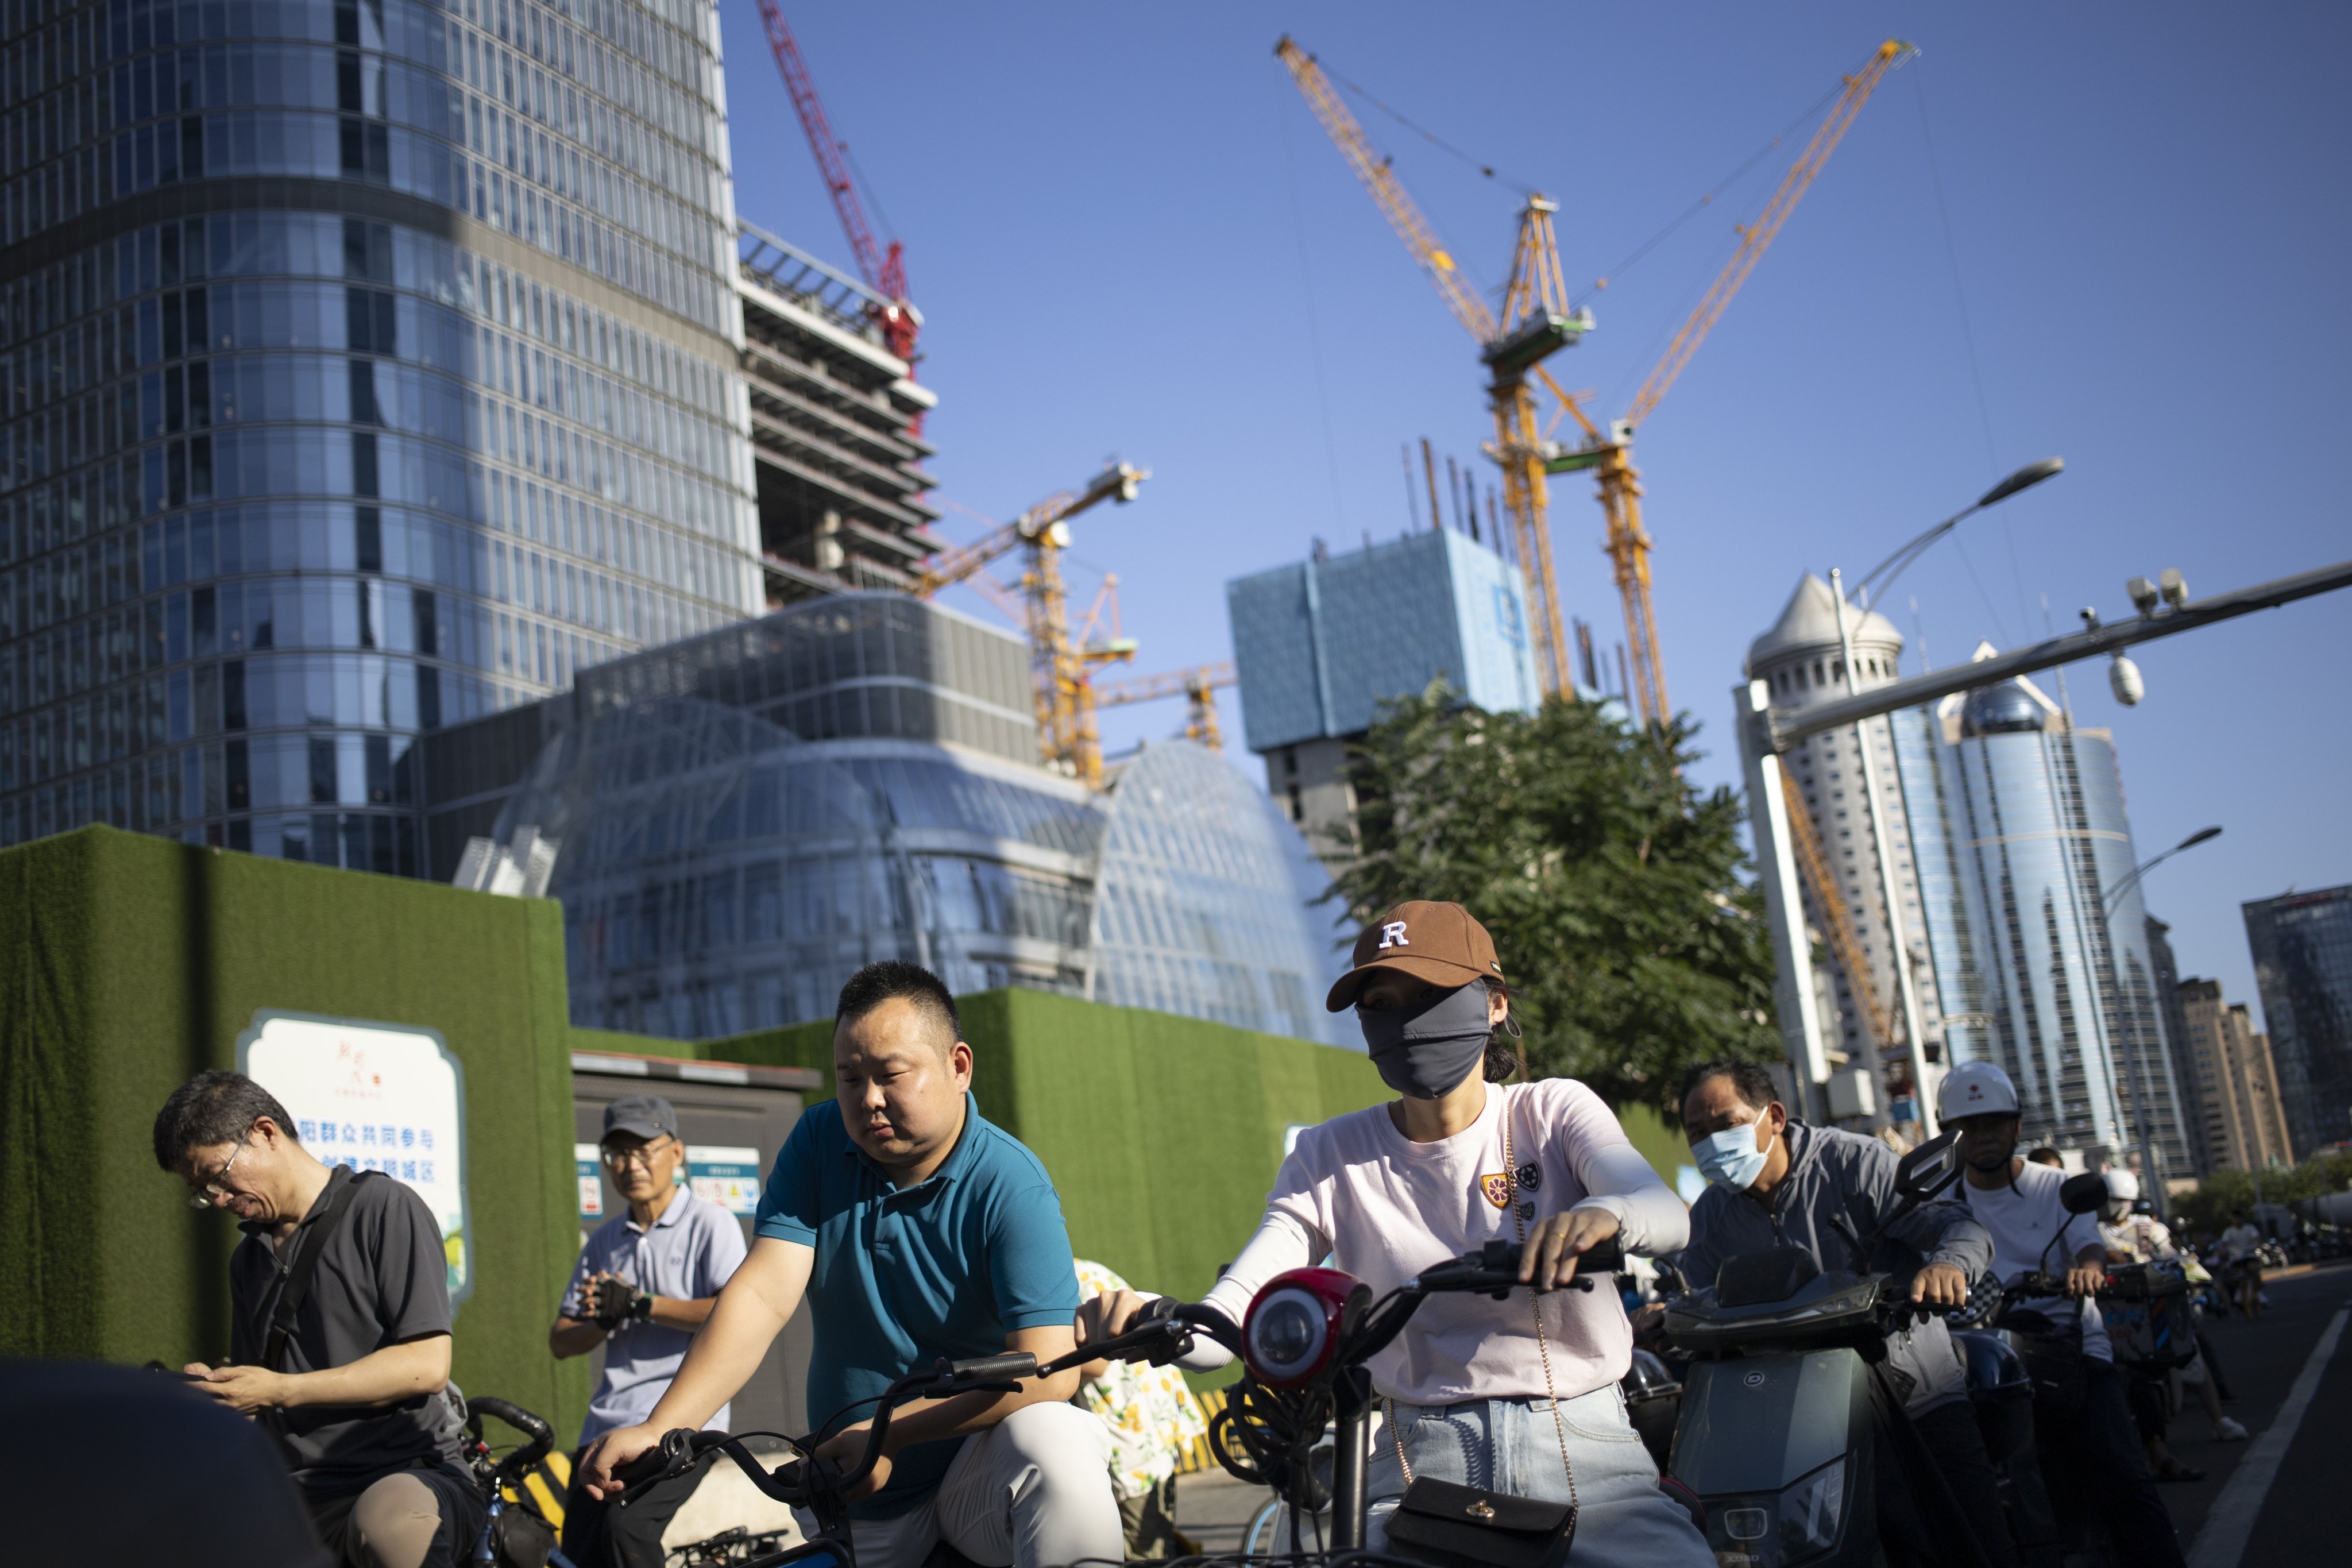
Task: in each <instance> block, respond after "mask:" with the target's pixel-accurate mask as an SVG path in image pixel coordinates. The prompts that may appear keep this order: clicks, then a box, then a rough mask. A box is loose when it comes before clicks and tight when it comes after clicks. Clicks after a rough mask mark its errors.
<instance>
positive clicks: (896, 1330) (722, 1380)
mask: <svg viewBox="0 0 2352 1568" xmlns="http://www.w3.org/2000/svg"><path fill="white" fill-rule="evenodd" d="M961 1036H962V1027H961V1023H960V1022H959V1021H958V1019H957V1016H956V1010H955V1000H954V998H953V997H952V996H950V994H949V993H948V989H947V987H946V986H945V985H943V984H940V980H939V978H938V977H937V976H936V975H934V974H932V973H930V972H929V971H928V970H925V969H922V968H919V967H918V966H917V965H915V964H911V963H898V962H896V961H886V962H883V963H869V964H867V965H866V967H865V968H864V969H861V970H859V971H858V972H857V973H856V974H855V975H853V976H851V977H850V981H849V984H847V985H845V986H844V987H842V992H841V1001H840V1005H839V1006H838V1007H837V1008H836V1009H835V1014H834V1036H833V1060H834V1079H835V1098H834V1103H833V1104H830V1105H816V1106H812V1107H811V1108H810V1109H809V1110H808V1112H807V1114H805V1115H804V1116H803V1117H802V1118H801V1121H800V1125H799V1126H797V1127H795V1128H794V1129H793V1134H792V1136H791V1137H790V1138H789V1139H787V1140H786V1141H785V1143H784V1147H783V1150H782V1152H781V1153H779V1154H778V1155H777V1156H776V1167H775V1170H774V1172H773V1173H772V1174H771V1175H770V1177H769V1180H768V1187H767V1191H766V1193H765V1194H763V1195H762V1196H761V1201H760V1210H759V1217H758V1219H757V1221H756V1223H755V1226H754V1229H755V1232H756V1238H755V1239H754V1241H753V1242H752V1245H751V1256H750V1257H749V1258H746V1259H745V1260H744V1263H743V1265H742V1267H740V1268H738V1269H737V1270H736V1271H735V1275H734V1278H733V1279H730V1280H729V1281H728V1283H727V1287H726V1289H723V1290H721V1291H720V1292H719V1303H718V1305H717V1306H716V1307H714V1308H713V1309H712V1310H711V1312H710V1317H709V1321H707V1322H705V1324H704V1325H703V1328H702V1331H701V1332H700V1334H698V1336H697V1337H696V1339H695V1342H694V1344H693V1347H692V1348H691V1349H690V1350H688V1352H687V1356H686V1362H685V1364H684V1365H683V1366H681V1367H680V1368H679V1369H678V1372H677V1377H676V1379H675V1380H673V1381H672V1383H671V1384H670V1386H669V1391H668V1392H667V1393H666V1394H663V1395H662V1398H661V1402H660V1403H659V1404H658V1405H656V1406H655V1407H654V1412H653V1414H652V1415H650V1416H648V1417H647V1418H646V1420H645V1422H643V1423H642V1424H641V1425H638V1426H625V1427H622V1428H620V1429H619V1430H617V1431H614V1432H611V1433H608V1434H606V1435H605V1436H604V1437H602V1438H600V1439H599V1440H598V1441H597V1443H596V1444H595V1446H594V1447H593V1448H591V1449H590V1450H589V1451H588V1453H587V1454H586V1455H585V1456H584V1457H583V1460H582V1466H583V1472H584V1475H585V1479H586V1484H587V1486H588V1489H589V1490H590V1491H591V1492H593V1493H595V1494H596V1495H599V1496H602V1497H612V1496H614V1495H616V1494H618V1493H620V1492H622V1491H623V1490H624V1489H625V1488H624V1486H623V1484H622V1483H621V1482H619V1481H617V1480H615V1479H614V1474H613V1472H614V1470H616V1469H617V1468H620V1467H622V1466H623V1465H625V1464H627V1463H628V1462H629V1461H630V1460H631V1459H633V1458H636V1457H637V1456H638V1455H639V1454H642V1453H643V1452H645V1450H646V1449H647V1448H649V1447H653V1446H654V1445H655V1444H656V1443H657V1442H659V1441H660V1439H661V1435H662V1434H663V1433H664V1432H666V1431H668V1430H669V1429H671V1428H672V1427H677V1426H695V1427H698V1426H702V1425H703V1424H704V1423H705V1422H706V1421H708V1420H709V1418H710V1416H711V1414H712V1413H713V1412H714V1411H716V1410H717V1409H718V1408H719V1406H720V1405H723V1404H725V1403H726V1402H727V1401H728V1400H730V1399H731V1398H733V1397H734V1395H735V1394H736V1393H737V1392H738V1391H739V1390H740V1389H741V1387H742V1386H743V1384H744V1383H745V1381H746V1380H748V1379H749V1378H750V1377H751V1373H753V1371H754V1370H756V1369H757V1368H758V1366H759V1364H760V1359H761V1356H762V1355H764V1354H765V1353H766V1352H767V1348H768V1345H769V1342H771V1341H772V1340H773V1339H774V1338H775V1336H776V1334H777V1332H778V1331H780V1330H781V1329H782V1327H783V1325H784V1323H785V1321H786V1320H788V1319H789V1318H790V1317H791V1316H792V1315H793V1311H794V1310H795V1309H797V1308H798V1307H799V1305H800V1303H801V1300H802V1298H803V1295H805V1296H806V1297H807V1299H808V1302H809V1308H810V1314H811V1317H812V1318H813V1320H814V1329H815V1344H814V1349H813V1351H812V1352H811V1355H810V1358H809V1384H808V1387H809V1394H808V1399H809V1408H808V1413H809V1417H810V1419H811V1420H812V1421H813V1422H816V1423H819V1424H820V1429H821V1430H823V1431H824V1432H826V1433H829V1434H830V1436H829V1437H828V1439H827V1441H826V1442H825V1444H824V1447H823V1449H822V1450H821V1451H822V1452H824V1454H825V1455H826V1456H827V1457H828V1458H832V1459H834V1460H835V1462H836V1463H839V1464H841V1465H843V1466H844V1467H845V1468H847V1467H849V1466H852V1465H854V1464H856V1461H857V1458H858V1457H859V1456H860V1455H861V1454H862V1453H863V1452H864V1451H865V1446H866V1430H867V1421H866V1416H867V1415H869V1414H870V1412H871V1408H872V1407H871V1406H870V1405H858V1404H857V1402H858V1401H860V1400H862V1399H865V1398H867V1397H869V1396H870V1395H873V1394H879V1393H880V1392H881V1391H882V1390H883V1389H884V1388H885V1387H887V1385H888V1384H890V1383H891V1382H892V1381H893V1380H895V1379H897V1378H898V1377H900V1376H902V1375H904V1374H905V1373H908V1372H911V1371H914V1370H916V1369H917V1368H919V1367H924V1366H928V1365H929V1364H930V1363H931V1362H932V1361H934V1360H935V1359H937V1358H939V1357H940V1356H946V1357H948V1358H950V1359H951V1360H952V1359H961V1358H964V1357H969V1356H981V1355H993V1354H996V1353H997V1352H1001V1351H1027V1352H1031V1353H1032V1354H1034V1356H1035V1357H1036V1358H1037V1359H1038V1361H1040V1362H1045V1361H1049V1360H1051V1359H1053V1358H1054V1357H1056V1356H1060V1355H1066V1354H1067V1353H1068V1352H1070V1351H1071V1350H1073V1349H1074V1348H1075V1346H1076V1340H1075V1338H1074V1336H1073V1334H1072V1331H1071V1323H1072V1321H1073V1320H1074V1318H1075V1317H1076V1312H1077V1306H1078V1292H1077V1277H1076V1274H1075V1273H1074V1272H1073V1271H1072V1268H1071V1262H1070V1256H1071V1255H1070V1238H1069V1234H1068V1231H1067V1229H1066V1226H1064V1225H1063V1222H1062V1205H1061V1199H1060V1198H1059V1197H1058V1196H1057V1195H1056V1194H1055V1191H1054V1184H1053V1180H1052V1178H1051V1177H1049V1176H1047V1175H1046V1173H1045V1166H1044V1165H1042V1164H1040V1163H1038V1160H1037V1157H1036V1156H1035V1155H1034V1154H1032V1153H1031V1152H1029V1151H1028V1150H1027V1149H1026V1148H1024V1147H1023V1146H1022V1144H1021V1143H1020V1142H1018V1141H1016V1140H1015V1139H1013V1137H1012V1136H1010V1135H1009V1134H1007V1133H1006V1132H1004V1131H1003V1130H1001V1129H999V1128H997V1127H994V1126H992V1125H990V1123H989V1122H988V1121H986V1120H985V1119H984V1118H982V1115H981V1114H980V1110H979V1108H978V1107H977V1106H976V1105H974V1104H973V1103H972V1099H971V1047H970V1046H968V1045H966V1044H965V1043H964V1041H963V1039H962V1037H961ZM1077 1385H1078V1374H1077V1373H1076V1372H1075V1371H1072V1372H1068V1373H1063V1374H1062V1375H1061V1376H1059V1377H1054V1378H1045V1379H1032V1380H1030V1381H1028V1382H1026V1383H1024V1384H1022V1386H1021V1388H1020V1391H1019V1392H1017V1393H1013V1394H959V1395H957V1396H956V1397H955V1398H952V1399H940V1400H924V1401H919V1402H917V1403H914V1404H909V1405H901V1406H899V1408H898V1412H897V1414H896V1415H894V1416H893V1417H892V1418H891V1423H890V1430H889V1434H888V1436H887V1438H886V1439H885V1446H884V1449H883V1457H882V1460H881V1462H880V1463H879V1464H878V1465H877V1467H876V1468H875V1471H874V1473H873V1475H872V1476H871V1477H869V1478H868V1479H867V1480H866V1482H865V1484H864V1486H863V1487H862V1488H861V1489H860V1492H859V1494H858V1498H857V1501H856V1504H855V1506H854V1507H853V1509H852V1513H853V1514H854V1516H855V1518H856V1549H857V1560H858V1563H859V1568H919V1565H920V1564H921V1563H922V1561H923V1559H924V1558H925V1557H926V1556H927V1555H928V1554H929V1552H930V1550H931V1547H932V1545H933V1544H934V1543H935V1542H939V1541H941V1540H945V1541H946V1542H949V1543H950V1545H952V1546H953V1547H955V1549H956V1550H957V1551H959V1552H962V1553H963V1554H964V1555H965V1556H966V1557H969V1558H971V1560H972V1561H973V1562H975V1563H984V1564H990V1565H992V1568H1008V1565H1010V1568H1048V1565H1057V1564H1064V1563H1075V1562H1076V1561H1078V1560H1079V1559H1081V1558H1104V1559H1108V1560H1110V1561H1112V1562H1117V1561H1118V1560H1119V1559H1120V1558H1122V1557H1123V1556H1124V1555H1125V1553H1126V1547H1125V1536H1124V1533H1123V1531H1122V1528H1121V1525H1120V1522H1119V1514H1118V1501H1117V1500H1116V1499H1115V1498H1114V1497H1113V1496H1112V1494H1111V1489H1110V1475H1109V1470H1108V1435H1107V1434H1106V1432H1105V1431H1104V1428H1103V1426H1102V1423H1101V1422H1099V1421H1097V1420H1096V1419H1095V1417H1094V1416H1092V1415H1088V1414H1087V1412H1085V1411H1083V1410H1080V1409H1079V1408H1078V1407H1077V1406H1076V1405H1072V1404H1070V1403H1069V1400H1070V1397H1071V1395H1072V1394H1075V1393H1076V1391H1077ZM671 1484H675V1483H671ZM614 1548H615V1555H616V1557H618V1559H619V1560H620V1561H621V1562H622V1563H631V1562H633V1561H634V1560H635V1557H636V1555H637V1553H638V1552H641V1551H644V1550H646V1549H647V1548H650V1549H651V1550H652V1551H653V1552H654V1555H653V1556H652V1557H651V1558H649V1559H648V1561H651V1562H656V1563H657V1562H659V1561H660V1557H659V1552H658V1546H657V1545H656V1543H651V1542H645V1543H633V1542H630V1541H628V1540H626V1539H625V1538H616V1539H615V1542H614ZM583 1568H593V1565H583Z"/></svg>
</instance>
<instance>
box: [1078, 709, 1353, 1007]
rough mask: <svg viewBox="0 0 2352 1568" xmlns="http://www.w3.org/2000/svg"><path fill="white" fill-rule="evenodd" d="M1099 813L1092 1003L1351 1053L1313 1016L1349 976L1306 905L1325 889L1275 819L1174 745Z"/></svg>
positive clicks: (1321, 909)
mask: <svg viewBox="0 0 2352 1568" xmlns="http://www.w3.org/2000/svg"><path fill="white" fill-rule="evenodd" d="M1108 816H1109V822H1108V828H1107V830H1106V832H1105V834H1104V837H1103V847H1102V858H1101V866H1100V869H1099V871H1098V872H1097V883H1096V889H1095V907H1094V921H1093V928H1092V931H1093V942H1092V946H1093V952H1094V993H1093V994H1094V999H1095V1000H1096V1001H1097V1002H1109V1003H1114V1004H1116V1005H1119V1006H1122V1007H1150V1008H1152V1009H1155V1010H1156V1011H1159V1012H1162V1013H1180V1014H1182V1015H1184V1016H1188V1017H1194V1018H1214V1019H1216V1020H1218V1021H1219V1022H1221V1023H1226V1024H1234V1025H1238V1026H1241V1027H1242V1028H1244V1029H1262V1030H1264V1031H1265V1032H1266V1033H1268V1034H1274V1035H1293V1036H1297V1037H1299V1038H1301V1039H1310V1040H1323V1041H1326V1042H1327V1043H1328V1044H1332V1045H1340V1046H1350V1047H1356V1048H1358V1049H1360V1048H1362V1046H1363V1039H1362V1037H1361V1036H1360V1034H1359V1033H1358V1031H1357V1029H1356V1026H1355V1020H1354V1018H1353V1016H1352V1015H1348V1014H1341V1015H1338V1016H1334V1015H1332V1014H1329V1013H1326V1012H1325V1011H1324V1010H1323V995H1324V993H1325V992H1326V991H1327V990H1328V989H1329V987H1330V984H1331V982H1332V981H1333V980H1334V979H1336V978H1337V977H1338V975H1339V971H1340V970H1342V969H1344V968H1346V967H1347V963H1346V960H1345V958H1344V956H1343V955H1342V953H1341V952H1340V951H1339V942H1340V940H1341V933H1340V931H1339V926H1338V924H1337V922H1338V921H1339V910H1338V906H1337V905H1336V903H1335V904H1325V905H1319V906H1318V905H1315V904H1314V902H1313V900H1318V899H1319V898H1321V897H1322V894H1323V891H1324V889H1326V888H1328V886H1329V885H1330V878H1329V877H1328V876H1327V875H1326V874H1325V873H1324V870H1323V868H1322V867H1321V865H1320V864H1318V862H1317V861H1316V859H1315V858H1314V856H1313V855H1311V854H1310V853H1309V852H1308V851H1307V841H1306V840H1305V839H1304V838H1302V837H1299V834H1298V830H1297V828H1296V827H1294V826H1291V824H1290V822H1289V820H1288V819H1287V818H1286V817H1285V816H1283V815H1282V813H1281V810H1280V808H1279V807H1277V806H1276V805H1275V804H1274V803H1273V802H1272V801H1271V800H1269V799H1267V798H1266V797H1265V795H1260V794H1259V793H1258V792H1257V791H1256V790H1255V789H1252V788H1251V787H1250V785H1249V784H1248V782H1247V781H1246V780H1244V778H1243V777H1242V776H1241V775H1240V774H1239V773H1235V772H1234V770H1233V769H1232V768H1231V767H1229V766H1227V765H1226V763H1225V762H1224V760H1223V758H1221V757H1219V756H1217V755H1216V754H1215V753H1214V752H1209V751H1207V750H1205V749H1203V748H1202V747H1200V746H1196V745H1192V744H1190V743H1188V742H1171V743H1168V744H1165V745H1157V746H1152V747H1150V748H1149V749H1148V750H1146V751H1145V752H1142V754H1141V755H1139V756H1138V757H1137V758H1135V760H1134V761H1132V762H1130V763H1128V764H1127V765H1126V766H1125V767H1123V768H1122V769H1120V770H1119V774H1118V784H1117V785H1116V787H1115V788H1114V789H1113V790H1112V791H1111V794H1110V796H1109V799H1108ZM1354 934H1355V933H1354V932H1353V931H1349V932H1347V933H1346V935H1347V936H1348V937H1349V938H1352V937H1353V936H1354Z"/></svg>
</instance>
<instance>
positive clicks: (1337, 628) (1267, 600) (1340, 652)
mask: <svg viewBox="0 0 2352 1568" xmlns="http://www.w3.org/2000/svg"><path fill="white" fill-rule="evenodd" d="M1527 604H1528V595H1527V581H1526V579H1525V578H1524V577H1523V576H1522V575H1521V574H1520V573H1519V569H1518V568H1517V567H1516V566H1514V565H1511V564H1510V563H1507V562H1506V561H1505V560H1504V559H1503V558H1502V557H1501V556H1499V555H1497V554H1496V553H1495V552H1494V551H1492V550H1489V549H1487V548H1486V546H1485V545H1484V544H1482V543H1479V542H1476V541H1475V540H1473V539H1471V538H1470V537H1469V536H1468V535H1466V534H1463V533H1460V532H1456V531H1452V530H1447V529H1430V530H1427V531H1422V532H1415V533H1408V534H1406V535H1405V536H1404V537H1402V539H1397V540H1391V541H1389V542H1385V543H1381V544H1367V545H1366V546H1365V547H1364V548H1363V549H1362V550H1359V551H1349V552H1346V553H1344V554H1339V555H1330V554H1327V553H1325V552H1323V551H1322V549H1321V548H1320V546H1319V545H1318V548H1317V550H1316V552H1315V553H1314V554H1312V555H1310V556H1309V557H1308V558H1307V560H1305V561H1301V562H1298V563H1296V564H1294V565H1289V566H1277V567H1276V568H1275V569H1274V570H1272V571H1270V572H1260V573H1256V574H1253V575H1251V576H1248V577H1238V578H1235V579H1234V581H1232V582H1230V583H1228V584H1225V608H1226V612H1227V614H1228V615H1229V616H1231V617H1232V620H1233V630H1234V663H1235V665H1236V666H1237V668H1238V669H1239V673H1240V677H1241V697H1242V716H1243V722H1244V729H1245V731H1246V734H1247V741H1248V745H1249V749H1250V750H1251V751H1253V752H1256V753H1257V754H1258V755H1259V756H1261V757H1263V758H1265V777H1266V790H1267V793H1268V794H1270V795H1273V796H1274V798H1275V801H1276V803H1277V804H1278V805H1281V806H1282V807H1283V809H1284V810H1285V811H1286V813H1287V814H1288V816H1289V817H1290V820H1291V821H1292V822H1293V823H1295V824H1297V826H1298V828H1299V830H1300V831H1301V832H1303V833H1305V834H1306V835H1307V842H1308V843H1310V844H1312V845H1313V846H1314V847H1315V851H1316V853H1317V854H1318V855H1320V856H1322V857H1323V858H1325V859H1326V860H1332V859H1338V858H1345V857H1346V856H1348V855H1349V854H1352V853H1353V852H1354V844H1355V829H1354V821H1355V800H1354V795H1353V792H1352V791H1351V790H1350V789H1349V786H1348V784H1347V781H1346V779H1345V778H1344V777H1343V776H1342V768H1343V765H1344V763H1345V762H1346V758H1347V749H1348V744H1349V742H1350V741H1352V740H1354V739H1356V738H1357V737H1359V736H1360V735H1362V734H1363V732H1364V731H1367V730H1369V729H1370V728H1371V725H1372V721H1373V719H1374V718H1375V717H1377V716H1378V714H1379V710H1380V705H1381V703H1382V702H1383V701H1387V700H1392V699H1395V698H1399V697H1408V696H1415V695H1418V694H1419V693H1420V692H1421V691H1423V689H1426V688H1427V687H1428V685H1429V683H1430V682H1431V681H1433V680H1437V679H1443V680H1444V682H1445V683H1446V684H1447V685H1448V686H1450V687H1451V688H1453V689H1454V691H1456V692H1458V693H1460V694H1461V695H1462V696H1464V697H1466V698H1467V699H1468V700H1470V701H1472V702H1475V703H1476V704H1477V705H1478V706H1479V707H1481V708H1484V709H1486V710H1488V711H1490V712H1503V711H1513V712H1521V713H1532V712H1533V711H1535V709H1536V704H1537V703H1538V701H1539V700H1541V698H1542V689H1541V687H1539V686H1538V684H1537V681H1536V667H1535V657H1534V654H1533V652H1532V649H1531V646H1530V644H1529V642H1528V612H1527Z"/></svg>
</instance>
